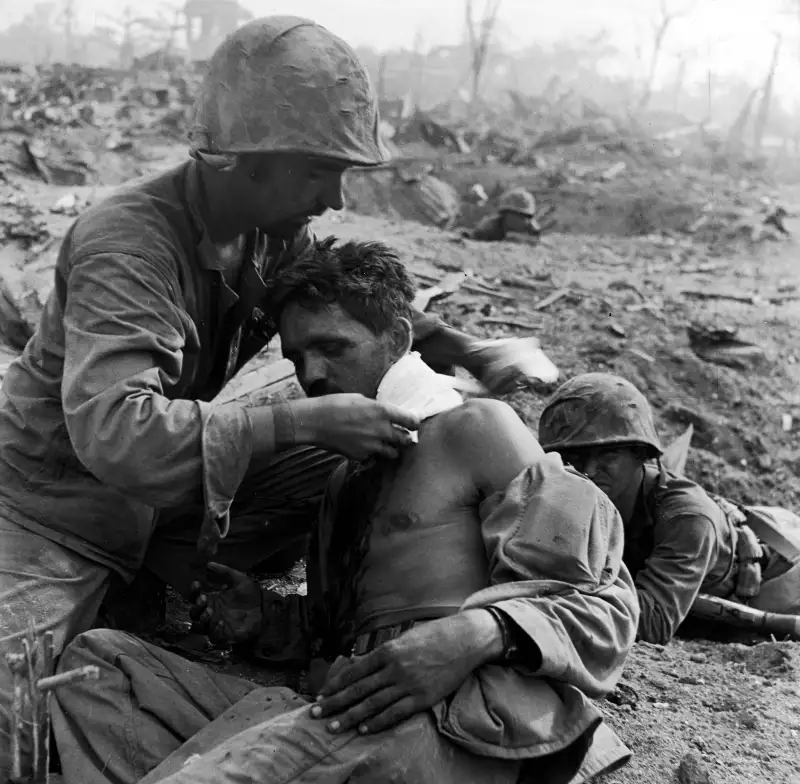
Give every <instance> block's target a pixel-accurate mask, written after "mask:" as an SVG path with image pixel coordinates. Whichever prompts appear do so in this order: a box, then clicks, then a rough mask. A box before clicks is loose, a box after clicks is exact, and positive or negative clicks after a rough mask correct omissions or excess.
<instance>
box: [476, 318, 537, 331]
mask: <svg viewBox="0 0 800 784" xmlns="http://www.w3.org/2000/svg"><path fill="white" fill-rule="evenodd" d="M480 323H481V324H501V325H503V326H506V327H515V328H516V329H531V330H534V331H536V330H540V329H541V328H542V325H541V324H530V323H528V322H527V321H516V320H515V319H507V318H502V317H498V316H487V317H486V318H482V319H481V320H480Z"/></svg>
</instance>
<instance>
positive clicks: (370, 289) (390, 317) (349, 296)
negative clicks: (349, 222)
mask: <svg viewBox="0 0 800 784" xmlns="http://www.w3.org/2000/svg"><path fill="white" fill-rule="evenodd" d="M337 242H338V239H337V238H336V237H326V238H325V239H322V240H316V241H314V242H313V243H312V244H311V246H310V247H309V248H308V249H307V250H305V251H303V252H302V253H301V254H300V255H299V256H297V257H296V258H294V259H291V260H287V261H286V263H281V264H280V265H278V270H277V272H276V274H275V276H274V277H273V279H272V280H270V281H269V283H268V289H269V294H268V297H267V306H268V313H269V318H270V320H271V321H272V322H273V325H274V327H275V328H276V330H277V327H278V322H279V321H280V317H281V313H282V312H283V310H284V308H286V306H287V305H289V304H290V303H292V302H296V303H298V304H300V305H302V306H303V307H305V308H308V309H310V310H314V309H316V308H324V307H326V306H328V305H332V304H337V305H339V306H340V307H341V308H342V310H344V311H345V312H346V313H347V314H348V315H350V316H352V317H353V318H354V319H356V320H357V321H359V322H361V323H362V324H363V325H364V326H366V327H368V328H369V329H371V330H372V331H373V332H374V333H375V334H376V335H377V334H380V333H382V332H385V331H386V330H387V329H389V328H390V327H391V326H392V325H393V324H395V323H396V322H397V319H399V318H407V319H410V318H411V303H412V301H413V299H414V293H415V288H416V287H415V285H414V282H413V280H412V278H411V275H409V273H408V271H407V270H406V268H405V266H404V265H403V263H402V262H401V261H400V259H399V258H398V256H397V253H396V252H395V251H394V250H392V249H391V248H390V247H389V246H388V245H384V244H383V243H382V242H352V241H351V242H345V243H342V244H340V245H337V244H336V243H337Z"/></svg>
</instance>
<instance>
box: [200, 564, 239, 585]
mask: <svg viewBox="0 0 800 784" xmlns="http://www.w3.org/2000/svg"><path fill="white" fill-rule="evenodd" d="M206 568H207V569H208V571H209V572H212V573H213V574H214V575H216V576H217V577H221V578H223V579H224V580H225V582H227V583H228V584H229V585H231V586H233V585H236V584H238V583H241V582H242V581H243V580H246V579H247V575H246V574H243V573H242V572H240V571H238V570H237V569H231V567H230V566H225V564H221V563H216V562H214V561H211V562H209V563H208V564H206Z"/></svg>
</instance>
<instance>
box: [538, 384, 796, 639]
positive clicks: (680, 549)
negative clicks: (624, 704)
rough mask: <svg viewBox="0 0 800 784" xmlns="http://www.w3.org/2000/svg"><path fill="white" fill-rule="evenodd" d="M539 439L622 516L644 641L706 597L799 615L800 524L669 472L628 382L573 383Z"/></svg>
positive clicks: (671, 627) (559, 394)
mask: <svg viewBox="0 0 800 784" xmlns="http://www.w3.org/2000/svg"><path fill="white" fill-rule="evenodd" d="M539 441H540V443H541V445H542V447H543V448H544V450H545V451H546V452H558V453H559V454H560V455H561V457H562V459H563V460H564V462H565V463H567V464H569V465H571V466H574V467H575V468H577V469H578V470H579V471H582V472H583V473H584V474H586V475H587V476H588V477H589V478H590V479H591V480H592V481H593V482H594V483H595V484H596V485H597V486H598V487H600V489H602V490H603V491H604V492H605V493H607V494H608V496H609V497H610V498H611V500H612V501H613V502H614V504H615V505H616V507H617V509H618V510H619V512H620V514H621V515H622V519H623V520H624V522H625V556H624V558H625V563H626V564H627V566H628V568H629V569H630V571H631V573H632V574H633V576H634V579H635V582H636V589H637V593H638V596H639V604H640V606H641V616H640V618H639V632H638V636H639V638H640V639H642V640H646V641H648V642H653V643H665V642H668V641H669V640H670V639H671V638H672V636H673V635H674V634H675V631H676V630H677V628H678V626H679V625H680V624H681V623H682V622H683V620H684V619H685V618H686V616H687V615H688V613H689V611H690V609H691V607H692V603H693V602H694V600H695V599H696V598H697V595H698V594H699V593H701V592H702V593H707V594H711V595H712V596H720V597H723V598H727V599H733V600H734V601H739V602H742V603H745V604H748V605H749V606H751V607H754V608H756V609H760V610H766V611H769V612H778V613H790V614H798V613H800V551H798V549H797V547H796V545H795V544H793V543H792V541H791V540H792V535H791V534H790V536H789V538H787V536H786V532H787V531H791V530H792V529H794V530H796V531H798V532H800V518H798V517H797V516H796V515H794V514H793V513H791V512H789V511H788V510H785V509H778V508H774V507H741V506H739V505H737V504H735V503H732V502H731V501H729V500H727V499H724V498H720V497H718V496H713V495H710V494H709V493H707V492H706V491H705V490H703V488H701V487H699V486H698V485H696V484H695V483H694V482H691V481H690V480H688V479H686V478H685V477H682V476H676V475H675V474H673V473H670V472H669V471H667V470H665V469H664V468H663V466H661V464H660V462H659V461H658V458H659V456H660V455H661V454H662V450H661V445H660V443H659V440H658V435H657V434H656V430H655V424H654V422H653V414H652V411H651V409H650V406H649V404H648V402H647V400H645V398H644V396H643V395H642V394H641V393H640V392H639V391H638V390H637V389H636V388H635V387H634V386H633V385H632V384H630V383H629V382H628V381H626V380H625V379H623V378H620V377H619V376H614V375H611V374H607V373H587V374H585V375H581V376H577V377H576V378H573V379H571V380H569V381H567V382H566V383H565V384H563V385H562V386H561V387H560V388H559V389H558V390H557V391H556V393H555V395H554V396H553V398H552V399H551V400H550V401H549V403H548V404H547V407H546V408H545V409H544V411H543V412H542V416H541V418H540V420H539ZM654 461H655V462H654ZM753 528H756V530H758V532H759V534H760V535H761V536H762V538H764V539H766V540H767V542H768V543H765V542H763V541H759V540H758V538H757V537H756V534H755V533H754V531H753ZM795 541H796V538H795Z"/></svg>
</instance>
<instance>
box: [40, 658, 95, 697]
mask: <svg viewBox="0 0 800 784" xmlns="http://www.w3.org/2000/svg"><path fill="white" fill-rule="evenodd" d="M99 678H100V668H99V667H98V666H97V665H96V664H87V665H86V666H85V667H78V669H76V670H69V671H68V672H60V673H59V674H58V675H51V676H50V677H49V678H40V679H39V680H38V681H37V683H36V688H37V689H39V691H52V690H53V689H57V688H59V687H60V686H69V685H70V684H71V683H78V682H79V681H96V680H99Z"/></svg>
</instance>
